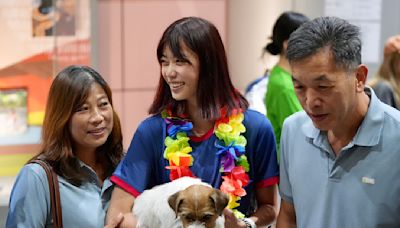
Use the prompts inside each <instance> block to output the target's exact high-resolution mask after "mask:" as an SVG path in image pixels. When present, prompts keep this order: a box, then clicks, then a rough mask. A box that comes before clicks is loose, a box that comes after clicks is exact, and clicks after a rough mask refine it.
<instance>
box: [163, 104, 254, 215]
mask: <svg viewBox="0 0 400 228" xmlns="http://www.w3.org/2000/svg"><path fill="white" fill-rule="evenodd" d="M221 116H222V118H221V119H219V120H217V121H216V123H215V127H214V133H215V135H216V137H217V138H218V140H217V142H216V143H215V146H216V148H217V152H216V155H217V156H221V167H220V172H222V173H224V174H223V176H222V179H223V182H222V184H221V187H220V190H221V191H222V192H224V193H226V194H228V195H229V196H230V199H229V203H228V206H227V208H229V209H232V211H233V213H234V214H235V216H236V217H237V218H244V215H243V214H242V213H241V212H240V211H239V210H237V209H235V208H237V207H238V206H239V205H240V204H239V202H238V201H239V200H240V197H242V196H245V195H246V190H245V189H244V187H245V186H246V185H247V184H248V183H249V180H250V178H249V175H248V174H247V173H246V172H248V171H249V169H250V166H249V163H248V161H247V157H246V155H245V154H244V153H245V147H246V143H247V140H246V138H245V137H244V136H243V135H241V134H242V133H244V132H245V131H246V128H245V126H244V125H243V123H242V122H243V119H244V115H243V113H242V112H241V111H240V110H234V111H233V112H232V114H231V115H230V116H227V111H226V109H225V108H223V109H221ZM162 117H163V118H164V121H165V122H166V123H167V134H168V136H167V137H166V138H165V141H164V144H165V146H166V148H165V151H164V158H165V159H168V161H169V166H166V168H167V169H169V170H170V179H171V181H172V180H175V179H178V178H180V177H183V176H191V177H193V176H194V175H193V173H192V172H191V170H190V168H189V167H190V166H192V164H193V157H192V155H190V153H191V152H192V147H191V146H190V145H189V140H190V138H189V137H188V134H189V133H190V132H191V130H192V128H193V124H192V123H191V122H190V121H189V120H188V119H184V118H179V117H173V115H172V112H171V111H169V110H166V111H163V112H162Z"/></svg>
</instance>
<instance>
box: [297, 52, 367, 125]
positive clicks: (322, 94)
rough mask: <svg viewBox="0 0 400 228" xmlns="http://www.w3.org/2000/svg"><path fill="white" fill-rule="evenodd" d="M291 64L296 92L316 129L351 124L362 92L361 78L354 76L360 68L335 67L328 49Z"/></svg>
mask: <svg viewBox="0 0 400 228" xmlns="http://www.w3.org/2000/svg"><path fill="white" fill-rule="evenodd" d="M291 66H292V74H293V76H292V77H293V84H294V87H295V92H296V95H297V97H298V98H299V101H300V103H301V105H302V107H303V109H304V110H305V111H306V112H307V114H308V115H309V116H310V118H311V119H312V122H313V124H314V126H315V127H316V128H318V129H320V130H322V131H329V130H335V129H337V128H341V127H342V128H343V127H344V126H348V125H349V124H351V121H353V119H352V116H353V115H354V114H355V112H356V111H357V106H358V103H359V99H358V97H357V96H358V94H359V93H360V92H362V91H363V86H364V81H363V80H365V78H363V79H362V78H361V77H359V76H358V74H359V71H360V70H361V71H362V70H363V69H364V68H363V67H361V68H360V67H359V68H357V70H356V71H355V72H347V71H345V70H343V69H341V68H338V67H336V65H335V62H334V59H333V56H332V55H331V53H330V51H329V49H328V48H325V49H322V50H320V51H319V52H317V53H316V54H314V55H312V56H310V57H308V58H306V59H303V60H299V61H296V62H294V63H292V64H291ZM364 73H365V72H364ZM358 79H361V80H358Z"/></svg>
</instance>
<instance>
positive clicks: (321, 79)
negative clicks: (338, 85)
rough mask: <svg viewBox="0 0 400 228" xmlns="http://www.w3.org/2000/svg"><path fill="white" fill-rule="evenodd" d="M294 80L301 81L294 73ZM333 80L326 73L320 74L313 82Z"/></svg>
mask: <svg viewBox="0 0 400 228" xmlns="http://www.w3.org/2000/svg"><path fill="white" fill-rule="evenodd" d="M292 80H293V81H295V82H299V80H297V79H296V78H295V77H294V76H293V75H292ZM325 81H326V82H332V80H330V79H329V78H328V77H327V76H326V75H325V74H323V75H320V76H318V77H317V78H314V79H313V82H325Z"/></svg>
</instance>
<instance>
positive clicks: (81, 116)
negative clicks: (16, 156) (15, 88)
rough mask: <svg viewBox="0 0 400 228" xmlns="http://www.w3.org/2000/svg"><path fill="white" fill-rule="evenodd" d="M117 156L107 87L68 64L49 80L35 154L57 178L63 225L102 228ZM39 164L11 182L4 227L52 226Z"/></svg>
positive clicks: (118, 138) (116, 127)
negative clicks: (38, 145) (12, 185)
mask: <svg viewBox="0 0 400 228" xmlns="http://www.w3.org/2000/svg"><path fill="white" fill-rule="evenodd" d="M122 157H123V151H122V133H121V124H120V121H119V118H118V116H117V113H116V112H115V111H114V109H113V106H112V95H111V90H110V87H109V86H108V85H107V83H106V82H105V81H104V79H103V78H102V77H101V76H100V74H99V73H97V72H96V71H95V70H93V69H91V68H90V67H87V66H69V67H67V68H65V69H63V70H62V71H61V72H60V73H59V74H58V75H57V76H56V77H55V79H54V81H53V83H52V85H51V87H50V91H49V96H48V101H47V105H46V111H45V118H44V121H43V128H42V143H41V151H40V153H39V154H38V155H36V156H35V157H34V158H32V160H34V159H40V160H43V161H46V162H47V163H48V164H50V166H51V167H52V169H53V171H54V172H55V173H56V174H57V175H58V185H59V192H60V199H61V209H62V218H63V219H62V223H63V226H64V227H103V226H104V218H105V213H106V210H107V208H108V205H109V200H110V197H111V192H112V188H113V185H112V183H111V182H110V180H109V177H110V175H111V174H112V172H113V171H114V169H115V167H116V166H117V165H118V163H119V162H120V160H121V158H122ZM53 225H54V224H53V221H52V211H51V206H50V191H49V185H48V181H47V177H46V173H45V171H44V169H43V168H42V166H40V165H38V164H32V163H29V164H27V165H25V166H24V167H23V168H22V170H21V171H20V173H19V175H18V177H17V180H16V182H15V184H14V187H13V190H12V193H11V198H10V206H9V212H8V217H7V223H6V227H53Z"/></svg>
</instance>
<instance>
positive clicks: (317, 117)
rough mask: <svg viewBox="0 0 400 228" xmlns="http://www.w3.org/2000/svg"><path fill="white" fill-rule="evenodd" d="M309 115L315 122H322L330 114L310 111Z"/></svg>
mask: <svg viewBox="0 0 400 228" xmlns="http://www.w3.org/2000/svg"><path fill="white" fill-rule="evenodd" d="M308 116H310V118H311V119H312V121H314V122H320V121H322V120H324V119H325V118H326V117H327V116H328V114H313V113H308Z"/></svg>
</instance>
